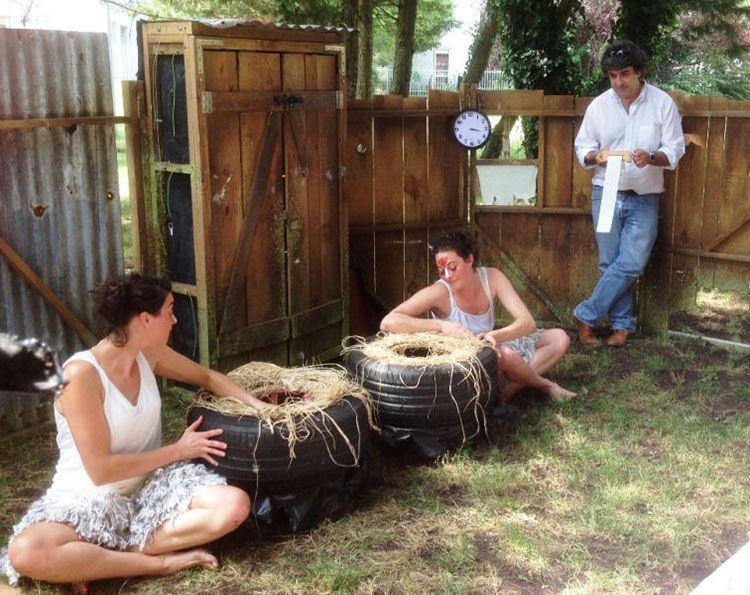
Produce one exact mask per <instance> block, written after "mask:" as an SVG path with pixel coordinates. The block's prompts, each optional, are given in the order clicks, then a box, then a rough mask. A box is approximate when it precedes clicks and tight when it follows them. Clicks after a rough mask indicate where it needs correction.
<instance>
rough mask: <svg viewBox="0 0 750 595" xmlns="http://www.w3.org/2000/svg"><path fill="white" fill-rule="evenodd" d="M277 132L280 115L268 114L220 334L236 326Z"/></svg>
mask: <svg viewBox="0 0 750 595" xmlns="http://www.w3.org/2000/svg"><path fill="white" fill-rule="evenodd" d="M280 128H281V114H279V113H271V114H269V115H268V124H267V125H266V131H265V133H264V135H263V142H262V145H261V150H260V154H259V156H258V160H257V161H256V164H255V171H254V174H253V178H252V187H251V189H250V197H249V199H248V203H247V211H246V213H245V216H244V218H243V220H242V229H241V230H240V238H239V242H238V244H237V248H236V251H235V253H234V258H233V261H232V268H231V271H232V272H231V276H230V279H229V288H228V290H227V298H226V302H225V304H226V305H225V308H224V311H223V314H222V319H221V331H222V333H224V332H226V331H229V330H230V329H231V328H232V327H233V326H235V325H236V315H237V305H238V299H239V296H240V290H241V288H242V287H243V285H244V284H243V281H244V280H245V275H246V271H247V267H248V265H249V263H250V260H251V257H252V252H251V247H252V240H253V236H254V234H255V230H256V227H257V226H258V221H259V220H260V214H261V206H262V202H263V196H264V195H265V194H266V191H267V188H268V184H269V179H268V178H269V173H270V171H271V163H272V161H273V156H274V149H275V147H276V142H277V141H278V138H279V134H280V132H281V131H280Z"/></svg>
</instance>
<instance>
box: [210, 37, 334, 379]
mask: <svg viewBox="0 0 750 595" xmlns="http://www.w3.org/2000/svg"><path fill="white" fill-rule="evenodd" d="M203 55H204V74H205V79H204V80H205V87H204V89H205V91H206V92H205V93H204V94H203V104H204V105H203V109H204V112H208V114H207V119H206V125H207V130H206V135H207V138H208V143H207V147H206V150H207V155H206V158H207V160H208V163H209V184H210V196H211V205H210V209H211V225H210V229H211V230H212V238H211V240H210V243H211V247H212V249H213V261H214V262H213V265H214V266H213V272H214V275H215V276H216V283H215V287H217V295H216V312H217V325H218V328H219V332H218V352H219V358H220V360H221V365H222V367H225V368H226V367H231V366H232V365H234V364H237V363H242V362H243V361H248V360H249V359H266V360H272V361H276V362H282V363H291V364H299V363H302V362H307V361H311V360H312V359H313V358H316V357H321V356H323V355H328V354H330V352H331V350H332V349H336V348H337V347H338V345H339V344H340V341H341V335H342V331H343V326H342V325H343V303H344V300H343V296H342V266H341V258H342V253H341V212H340V204H339V202H340V201H339V196H340V192H339V151H338V147H339V115H338V112H337V106H336V90H337V82H338V80H339V77H338V58H337V55H321V54H301V53H300V54H296V53H277V52H255V51H225V50H221V51H218V50H208V49H207V50H206V51H204V54H203ZM227 358H229V359H227Z"/></svg>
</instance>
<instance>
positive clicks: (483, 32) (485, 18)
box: [463, 0, 499, 85]
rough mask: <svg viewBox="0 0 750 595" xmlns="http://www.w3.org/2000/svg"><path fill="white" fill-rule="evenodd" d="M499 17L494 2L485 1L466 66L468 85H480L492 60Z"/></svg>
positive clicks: (491, 0)
mask: <svg viewBox="0 0 750 595" xmlns="http://www.w3.org/2000/svg"><path fill="white" fill-rule="evenodd" d="M498 28H499V26H498V15H497V11H496V9H495V2H494V1H493V0H485V4H484V8H483V9H482V15H481V16H480V18H479V26H478V27H477V32H476V33H475V34H474V40H473V41H472V42H471V48H470V49H469V61H468V62H467V64H466V72H465V73H464V79H463V82H464V83H465V84H467V85H478V84H479V81H481V80H482V75H484V71H485V70H487V62H488V61H489V59H490V53H491V52H492V46H493V45H495V39H496V38H497V32H498Z"/></svg>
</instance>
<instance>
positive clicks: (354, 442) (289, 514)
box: [188, 397, 370, 532]
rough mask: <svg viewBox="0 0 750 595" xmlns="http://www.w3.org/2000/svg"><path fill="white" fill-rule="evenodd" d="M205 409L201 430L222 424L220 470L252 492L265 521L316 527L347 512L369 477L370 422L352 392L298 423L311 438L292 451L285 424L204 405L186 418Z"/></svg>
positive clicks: (296, 527)
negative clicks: (224, 450) (327, 519)
mask: <svg viewBox="0 0 750 595" xmlns="http://www.w3.org/2000/svg"><path fill="white" fill-rule="evenodd" d="M201 415H202V416H203V423H202V424H201V426H200V429H201V430H209V429H213V428H222V429H223V430H224V432H223V434H222V435H221V437H220V439H221V440H222V441H224V442H226V444H227V450H226V456H224V457H221V458H220V459H219V466H218V468H216V469H215V470H216V471H217V472H218V473H220V474H221V475H223V476H224V477H226V478H227V482H228V483H229V484H230V485H234V486H237V487H240V488H242V489H244V490H245V491H247V493H248V494H250V496H251V498H252V503H253V511H252V514H253V515H254V517H255V518H256V519H257V520H258V521H260V522H262V523H264V524H268V525H270V524H272V523H273V524H274V525H275V526H279V525H280V524H283V525H284V528H285V529H286V528H288V529H290V530H291V531H293V532H294V531H303V530H307V529H310V528H311V527H313V526H314V525H315V524H316V523H317V522H318V521H320V520H321V519H323V518H327V517H335V516H337V515H339V514H341V513H343V512H344V511H345V510H346V509H347V508H348V506H349V502H350V499H351V496H352V495H353V494H354V493H355V492H356V491H357V490H358V489H359V487H360V485H361V484H362V482H363V481H364V478H365V476H366V471H367V466H368V455H369V449H370V425H369V420H368V415H367V407H366V405H365V404H364V403H363V402H362V400H360V399H357V398H352V397H347V398H344V399H343V400H341V401H340V402H338V403H336V404H334V405H331V406H330V407H329V408H327V409H326V410H325V414H323V413H321V412H316V413H313V414H311V415H309V416H307V417H306V418H305V419H304V420H303V421H302V422H301V423H300V427H299V428H298V435H304V436H305V437H304V439H302V440H299V441H298V442H296V443H294V444H293V452H290V442H289V440H288V436H287V435H286V432H285V428H284V426H280V425H277V426H275V427H271V425H270V424H269V423H268V422H264V421H262V420H261V419H259V418H257V417H253V416H242V417H237V416H231V415H225V414H223V413H219V412H216V411H213V410H210V409H207V408H203V407H194V408H192V409H191V410H190V411H189V413H188V424H190V423H192V422H193V421H195V420H196V419H197V418H198V417H199V416H201ZM300 430H301V431H300Z"/></svg>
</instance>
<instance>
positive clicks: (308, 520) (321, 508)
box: [239, 454, 370, 533]
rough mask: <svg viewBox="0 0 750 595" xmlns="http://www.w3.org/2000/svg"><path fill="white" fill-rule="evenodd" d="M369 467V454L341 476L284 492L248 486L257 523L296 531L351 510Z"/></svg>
mask: <svg viewBox="0 0 750 595" xmlns="http://www.w3.org/2000/svg"><path fill="white" fill-rule="evenodd" d="M369 466H370V464H369V454H365V455H363V456H362V458H361V459H360V464H359V466H358V467H352V468H350V469H347V470H346V473H344V474H342V475H341V477H339V478H337V479H332V480H329V481H327V482H325V483H323V484H320V485H317V486H312V487H308V488H305V489H301V490H297V491H294V492H288V493H284V494H264V493H262V492H259V493H257V494H255V493H254V491H253V490H252V489H251V488H249V487H245V488H244V489H245V490H246V491H247V492H248V494H250V497H251V498H252V501H253V503H252V512H251V515H252V517H253V519H254V520H255V522H256V526H258V527H259V528H261V529H262V528H263V527H264V526H265V527H273V528H274V529H279V528H283V529H288V530H290V531H291V532H293V533H296V532H299V531H307V530H309V529H312V528H313V527H315V525H317V524H318V523H319V522H320V521H322V520H323V519H327V518H337V517H339V516H341V515H342V514H344V513H346V512H348V511H349V509H350V507H351V504H352V499H353V498H354V496H355V495H356V493H357V492H358V491H359V490H360V488H361V487H362V484H363V483H364V482H365V480H366V478H367V474H368V470H369ZM239 487H243V486H239Z"/></svg>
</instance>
